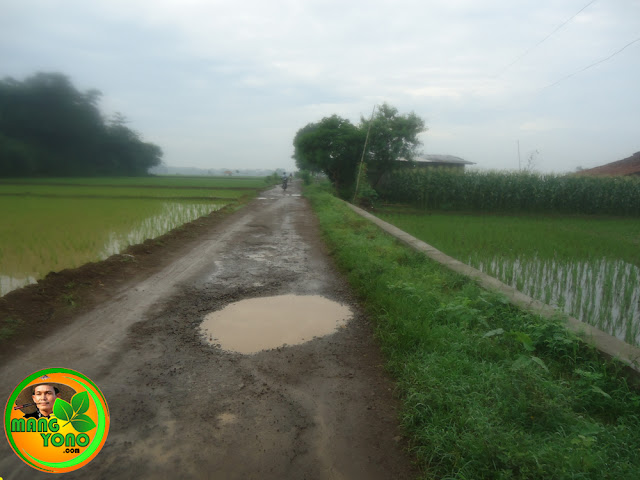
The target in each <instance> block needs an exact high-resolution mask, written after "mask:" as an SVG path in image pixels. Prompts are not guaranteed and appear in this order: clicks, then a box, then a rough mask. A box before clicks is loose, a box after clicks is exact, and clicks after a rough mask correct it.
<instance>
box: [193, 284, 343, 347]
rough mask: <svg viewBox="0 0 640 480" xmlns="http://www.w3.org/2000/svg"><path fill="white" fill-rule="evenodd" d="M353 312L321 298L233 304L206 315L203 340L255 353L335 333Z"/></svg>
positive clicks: (281, 298) (288, 297)
mask: <svg viewBox="0 0 640 480" xmlns="http://www.w3.org/2000/svg"><path fill="white" fill-rule="evenodd" d="M352 316H353V313H352V311H351V309H350V308H349V307H347V306H345V305H342V304H340V303H337V302H334V301H332V300H329V299H327V298H324V297H321V296H318V295H280V296H275V297H263V298H251V299H248V300H242V301H240V302H236V303H232V304H230V305H228V306H226V307H225V308H223V309H222V310H219V311H216V312H212V313H210V314H208V315H206V316H205V318H204V321H203V322H202V325H201V331H202V334H203V336H204V338H205V339H206V340H207V341H208V342H209V343H211V344H213V345H219V346H221V348H222V349H224V350H229V351H233V352H238V353H243V354H252V353H257V352H260V351H262V350H269V349H272V348H278V347H282V346H285V345H297V344H301V343H305V342H308V341H310V340H313V339H314V338H315V337H323V336H325V335H329V334H331V333H334V332H335V331H336V330H337V329H338V328H340V327H342V326H344V325H346V323H347V321H349V320H350V319H351V318H352Z"/></svg>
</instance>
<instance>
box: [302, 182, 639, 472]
mask: <svg viewBox="0 0 640 480" xmlns="http://www.w3.org/2000/svg"><path fill="white" fill-rule="evenodd" d="M306 195H307V196H308V198H309V199H310V201H311V203H312V205H313V208H314V209H315V211H316V213H317V215H318V218H319V221H320V224H321V228H322V230H323V235H324V237H325V240H326V242H327V245H328V246H329V248H330V251H331V253H332V255H333V256H334V258H335V260H336V262H337V264H338V266H339V267H340V268H341V269H342V271H343V272H344V273H345V275H346V276H347V277H348V280H349V282H350V283H351V285H352V287H353V288H354V290H355V291H356V292H357V294H358V295H359V296H360V299H361V303H362V305H364V307H365V308H366V310H367V312H368V314H369V316H370V318H371V319H372V321H373V322H374V325H375V331H376V336H377V337H378V339H379V341H380V344H381V348H382V350H383V353H384V355H385V357H386V362H387V363H386V365H387V368H388V370H389V372H390V373H391V374H392V376H393V377H394V378H395V381H396V382H397V393H398V395H399V396H400V397H401V400H402V413H401V421H402V425H403V427H404V429H405V432H406V435H407V436H408V438H409V440H410V446H411V447H410V448H411V452H412V454H413V455H415V458H416V461H417V462H418V464H419V465H420V466H421V468H422V471H423V478H429V479H431V478H433V479H436V478H437V479H485V478H486V479H507V478H509V479H511V478H515V479H598V480H600V479H629V480H631V479H634V480H636V479H638V478H640V395H638V392H637V391H636V390H634V389H633V388H631V387H630V386H629V385H628V383H627V381H626V380H625V377H624V375H623V373H622V370H621V367H620V366H618V365H616V364H614V363H606V362H605V361H604V360H603V359H602V358H601V357H600V356H599V355H598V353H597V352H596V351H595V350H594V349H592V348H590V347H588V346H586V345H585V344H583V343H581V342H580V341H579V340H578V339H577V338H576V337H575V336H574V335H573V334H571V333H570V332H569V331H568V330H567V329H566V328H565V327H564V323H563V320H562V319H560V318H559V319H557V320H553V321H549V320H545V319H543V318H541V317H539V316H536V315H532V314H528V313H525V312H523V311H521V310H519V309H517V308H515V307H514V306H512V305H511V304H509V302H507V301H506V299H504V298H501V297H499V296H497V295H495V294H493V293H489V292H487V291H484V290H483V289H481V288H479V287H478V286H477V285H476V284H475V283H473V282H472V281H470V280H469V279H467V278H466V277H463V276H461V275H458V274H455V273H453V272H451V271H449V270H446V269H445V268H443V267H442V266H440V265H438V264H436V263H434V262H432V261H431V260H429V259H427V258H426V257H425V256H424V255H422V254H420V253H417V252H415V251H413V250H411V249H409V248H407V247H405V246H403V245H401V244H400V243H399V242H397V241H396V240H395V239H393V238H392V237H390V236H388V235H386V234H384V233H382V232H381V231H380V230H379V229H378V228H377V227H375V226H374V225H372V224H371V223H370V222H368V221H366V220H365V219H362V218H361V217H359V216H357V215H356V214H355V213H353V212H351V211H350V210H349V209H348V208H347V207H346V206H345V205H343V204H342V203H341V202H340V201H338V200H337V199H335V198H334V197H333V196H332V195H331V194H330V193H328V192H326V191H323V190H322V188H318V187H312V188H310V189H309V190H307V193H306Z"/></svg>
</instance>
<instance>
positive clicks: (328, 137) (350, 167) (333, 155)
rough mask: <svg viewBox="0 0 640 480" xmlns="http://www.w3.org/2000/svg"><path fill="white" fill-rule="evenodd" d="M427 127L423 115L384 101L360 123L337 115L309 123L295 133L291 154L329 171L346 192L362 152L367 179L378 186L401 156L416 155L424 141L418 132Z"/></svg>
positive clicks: (306, 166) (303, 164)
mask: <svg viewBox="0 0 640 480" xmlns="http://www.w3.org/2000/svg"><path fill="white" fill-rule="evenodd" d="M425 130H426V127H425V124H424V121H423V120H422V119H421V118H420V117H418V116H417V115H416V114H415V113H413V112H411V113H409V114H406V115H400V114H399V113H398V110H397V109H396V108H395V107H392V106H390V105H388V104H386V103H385V104H383V105H382V106H380V107H378V108H377V111H376V112H375V115H373V116H372V118H371V119H365V118H364V117H361V119H360V123H359V124H358V125H354V124H352V123H351V122H350V121H349V120H346V119H344V118H341V117H339V116H338V115H332V116H330V117H325V118H323V119H322V120H321V121H319V122H315V123H309V124H307V125H306V126H305V127H303V128H301V129H300V130H298V132H297V133H296V136H295V138H294V139H293V146H294V154H293V158H294V159H295V161H296V166H297V167H298V168H299V169H301V170H309V171H311V172H323V173H324V174H326V175H327V177H328V178H329V179H330V180H331V182H332V183H333V184H334V185H335V187H336V188H337V190H338V192H340V193H341V194H342V195H343V196H347V195H349V194H350V193H351V192H352V189H353V186H354V183H355V179H356V176H357V172H358V165H359V163H360V160H361V158H363V159H364V162H365V165H366V169H367V172H368V178H369V181H370V182H371V184H372V185H373V187H376V186H377V185H378V184H379V182H380V180H381V179H382V177H383V175H384V174H385V173H386V172H388V171H390V170H391V169H393V168H394V167H395V166H396V165H397V161H398V160H399V159H403V160H406V161H408V162H411V161H412V160H413V159H414V157H415V155H416V153H417V150H418V147H419V146H420V145H421V142H420V140H419V139H418V135H419V134H420V133H422V132H424V131H425ZM367 133H369V137H368V139H367ZM365 140H366V144H367V147H366V149H365V148H364V144H365ZM363 152H364V157H363Z"/></svg>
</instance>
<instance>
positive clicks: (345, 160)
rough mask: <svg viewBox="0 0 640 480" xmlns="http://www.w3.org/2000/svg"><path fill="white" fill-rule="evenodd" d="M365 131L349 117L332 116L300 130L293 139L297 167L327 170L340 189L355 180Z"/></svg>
mask: <svg viewBox="0 0 640 480" xmlns="http://www.w3.org/2000/svg"><path fill="white" fill-rule="evenodd" d="M363 142H364V134H363V132H362V130H361V129H359V128H358V127H356V126H355V125H353V124H352V123H351V122H350V121H349V120H345V119H344V118H341V117H339V116H338V115H332V116H330V117H325V118H323V119H322V120H321V121H319V122H317V123H309V124H307V125H306V126H305V127H303V128H301V129H300V130H298V132H297V133H296V136H295V138H294V139H293V146H294V154H293V158H294V159H295V161H296V166H297V167H298V168H299V169H300V170H309V171H312V172H324V173H325V174H326V175H327V177H329V180H331V182H332V183H333V184H334V185H335V187H336V189H338V190H339V191H341V190H346V189H348V188H350V187H351V186H352V184H353V182H354V180H355V175H356V169H357V165H358V160H359V155H360V152H361V151H362V150H361V149H362V144H363Z"/></svg>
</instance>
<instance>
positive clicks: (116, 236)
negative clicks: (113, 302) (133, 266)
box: [100, 203, 223, 260]
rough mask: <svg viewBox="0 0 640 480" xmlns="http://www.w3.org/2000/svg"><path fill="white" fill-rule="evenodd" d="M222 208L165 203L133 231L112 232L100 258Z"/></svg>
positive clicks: (219, 206)
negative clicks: (159, 210) (160, 209)
mask: <svg viewBox="0 0 640 480" xmlns="http://www.w3.org/2000/svg"><path fill="white" fill-rule="evenodd" d="M222 207H223V205H216V204H190V203H186V204H185V203H165V204H163V205H162V211H161V212H160V213H158V214H157V215H154V216H152V217H148V218H145V219H144V220H142V221H141V222H140V223H139V224H138V225H136V226H135V227H134V228H132V229H131V230H128V231H121V232H115V231H111V232H110V233H109V239H108V240H107V241H106V243H105V246H104V249H103V250H102V252H101V253H100V258H101V259H102V260H104V259H105V258H108V257H110V256H111V255H115V254H116V253H119V252H121V251H122V250H124V249H125V248H127V247H128V246H129V245H136V244H138V243H142V242H144V241H145V240H146V239H148V238H156V237H159V236H160V235H162V234H164V233H167V232H168V231H170V230H173V229H174V228H176V227H179V226H180V225H183V224H185V223H188V222H191V221H192V220H195V219H196V218H199V217H202V216H203V215H207V214H209V213H211V212H213V211H216V210H220V209H221V208H222Z"/></svg>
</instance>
